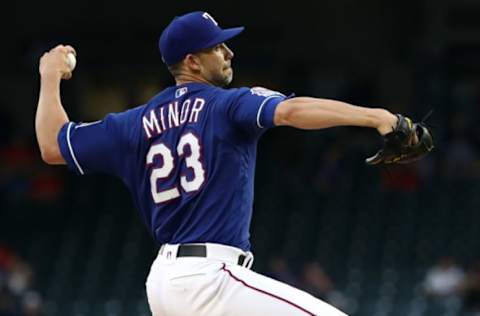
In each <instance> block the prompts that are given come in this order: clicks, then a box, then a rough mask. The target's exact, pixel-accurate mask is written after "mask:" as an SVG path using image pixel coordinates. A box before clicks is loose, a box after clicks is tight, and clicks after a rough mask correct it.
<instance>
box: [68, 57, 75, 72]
mask: <svg viewBox="0 0 480 316" xmlns="http://www.w3.org/2000/svg"><path fill="white" fill-rule="evenodd" d="M67 63H68V67H70V71H73V69H75V66H76V65H77V58H75V55H74V54H73V53H68V54H67Z"/></svg>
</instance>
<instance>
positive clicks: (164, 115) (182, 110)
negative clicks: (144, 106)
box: [142, 98, 205, 139]
mask: <svg viewBox="0 0 480 316" xmlns="http://www.w3.org/2000/svg"><path fill="white" fill-rule="evenodd" d="M204 105H205V99H203V98H195V99H194V100H193V101H192V99H186V100H184V101H183V103H182V104H179V102H178V101H174V102H171V103H169V104H167V105H163V106H161V107H159V108H155V109H153V110H151V111H150V112H149V113H147V114H145V115H144V116H143V118H142V123H143V130H144V131H145V134H146V135H147V138H149V139H150V138H151V137H153V136H156V135H159V134H161V133H163V132H165V131H167V130H169V129H171V128H173V127H178V126H180V125H183V124H186V123H196V122H197V121H198V114H199V113H200V112H201V111H202V110H203V106H204Z"/></svg>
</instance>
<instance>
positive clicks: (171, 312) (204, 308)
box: [36, 12, 433, 316]
mask: <svg viewBox="0 0 480 316" xmlns="http://www.w3.org/2000/svg"><path fill="white" fill-rule="evenodd" d="M242 31H243V27H236V28H229V29H222V28H220V26H219V24H218V23H217V22H216V21H215V19H214V18H213V17H212V16H211V15H209V14H208V13H206V12H193V13H189V14H185V15H182V16H179V17H176V18H175V19H174V20H173V21H171V23H170V24H169V25H168V26H167V27H166V28H165V30H164V31H163V33H162V34H161V36H160V40H159V48H160V53H161V56H162V60H163V62H164V63H165V65H166V66H167V67H168V69H169V71H170V72H171V74H172V76H173V77H174V78H175V81H176V85H175V86H172V87H169V88H166V89H165V90H163V91H161V92H160V93H158V94H157V95H156V96H154V97H153V98H152V99H151V100H150V101H148V102H147V103H146V104H144V105H141V106H139V107H137V108H133V109H130V110H128V111H125V112H122V113H115V114H109V115H107V116H106V117H105V118H104V119H103V120H100V121H97V122H93V123H75V122H71V121H70V120H69V118H68V116H67V113H66V112H65V110H64V108H63V106H62V103H61V99H60V82H61V80H62V79H70V78H71V77H72V68H70V67H69V63H68V58H67V55H68V54H69V53H74V54H75V50H74V48H73V47H71V46H63V45H59V46H57V47H55V48H53V49H52V50H51V51H49V52H47V53H45V54H44V56H43V57H42V58H41V60H40V67H39V71H40V75H41V86H40V97H39V101H38V108H37V113H36V134H37V139H38V143H39V146H40V150H41V154H42V158H43V160H44V161H45V162H46V163H48V164H66V165H67V166H68V167H69V169H71V170H72V171H73V172H75V173H77V174H79V175H84V174H89V173H95V172H102V173H107V174H111V175H113V176H116V177H118V178H120V179H121V180H122V181H123V182H124V183H125V185H126V186H127V187H128V189H129V190H130V192H131V195H132V199H133V201H134V203H135V206H136V208H137V209H138V210H139V212H140V215H141V218H142V220H143V222H144V223H145V225H146V227H147V229H148V231H149V233H150V234H151V236H152V238H153V239H154V240H155V241H156V242H157V243H158V244H159V245H161V246H160V250H159V253H158V256H157V258H156V260H155V261H154V262H153V265H152V267H151V270H150V273H149V276H148V278H147V281H146V291H147V297H148V302H149V305H150V308H151V311H152V313H153V315H154V316H187V315H188V316H191V315H197V316H212V315H222V316H245V315H252V316H265V315H276V316H282V315H285V316H294V315H298V316H300V315H301V316H305V315H322V316H341V315H344V314H343V313H342V312H341V311H339V310H338V309H336V308H334V307H332V306H330V305H328V304H327V303H325V302H323V301H321V300H319V299H317V298H315V297H313V296H311V295H309V294H307V293H305V292H303V291H300V290H298V289H296V288H294V287H291V286H289V285H286V284H283V283H281V282H278V281H276V280H273V279H271V278H268V277H266V276H263V275H261V274H258V273H255V272H254V271H252V270H251V266H252V262H253V255H252V253H251V252H250V242H249V237H250V236H249V226H250V220H251V217H252V206H253V192H254V174H255V159H256V146H257V142H258V140H259V138H260V137H261V135H262V134H263V133H265V131H266V130H268V129H269V128H273V127H275V126H292V127H296V128H300V129H322V128H328V127H334V126H347V125H349V126H363V127H369V128H374V129H376V130H377V131H378V132H379V133H380V135H383V136H384V139H385V146H384V147H383V148H382V149H381V150H380V151H379V152H378V153H377V154H376V155H375V156H374V157H372V158H370V159H368V160H367V163H369V164H377V163H392V162H409V161H413V160H416V159H418V158H420V157H422V156H423V155H425V154H426V153H427V152H428V151H430V150H431V148H432V147H433V146H432V143H431V137H429V136H430V135H429V132H428V130H427V129H426V128H425V127H424V126H423V125H421V124H418V123H412V121H411V120H410V119H408V118H406V117H404V116H401V115H394V114H391V113H390V112H388V111H387V110H384V109H378V108H377V109H374V108H365V107H359V106H354V105H350V104H346V103H343V102H339V101H333V100H326V99H318V98H310V97H292V96H290V97H287V96H285V95H283V94H282V93H279V92H276V91H271V90H268V89H265V88H260V87H253V88H249V87H243V88H235V89H226V88H225V87H226V86H228V85H229V84H230V82H231V81H232V77H233V69H232V64H231V62H232V59H233V57H234V54H233V52H232V50H231V49H230V48H229V47H228V46H227V45H226V44H225V42H226V41H228V40H229V39H231V38H233V37H234V36H236V35H238V34H239V33H241V32H242Z"/></svg>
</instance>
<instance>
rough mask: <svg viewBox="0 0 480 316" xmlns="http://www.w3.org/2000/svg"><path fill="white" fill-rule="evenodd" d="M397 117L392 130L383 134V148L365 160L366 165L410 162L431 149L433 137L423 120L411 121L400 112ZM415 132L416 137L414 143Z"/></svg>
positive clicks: (421, 156)
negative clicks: (418, 121)
mask: <svg viewBox="0 0 480 316" xmlns="http://www.w3.org/2000/svg"><path fill="white" fill-rule="evenodd" d="M397 118H398V121H397V125H396V126H395V128H394V129H393V131H391V132H390V133H388V134H386V135H384V136H383V140H384V146H383V148H382V149H380V150H379V151H378V152H377V153H376V154H375V155H374V156H372V157H370V158H367V159H366V160H365V162H366V163H367V164H368V165H377V164H381V163H384V164H392V163H398V164H406V163H411V162H414V161H416V160H419V159H421V158H423V157H424V156H425V155H427V154H428V153H429V152H430V151H432V149H433V147H434V146H433V137H432V135H431V134H430V131H429V130H428V128H427V127H426V126H425V124H424V123H423V121H422V122H420V123H413V122H412V120H411V119H409V118H408V117H405V116H402V115H400V114H397ZM415 134H416V136H417V139H418V142H416V143H414V139H415Z"/></svg>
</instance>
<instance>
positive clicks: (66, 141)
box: [58, 110, 138, 177]
mask: <svg viewBox="0 0 480 316" xmlns="http://www.w3.org/2000/svg"><path fill="white" fill-rule="evenodd" d="M135 112H136V111H133V110H130V111H126V112H122V113H116V114H109V115H107V116H106V117H105V118H104V119H103V120H101V121H97V122H92V123H74V122H68V123H66V124H65V125H64V126H63V127H62V129H61V130H60V132H59V134H58V144H59V146H60V151H61V153H62V156H63V158H64V159H65V161H66V162H67V165H68V167H69V169H70V170H72V171H74V172H75V173H77V174H80V175H84V174H88V173H96V172H99V173H107V174H111V175H115V176H118V177H123V174H124V173H125V171H126V170H125V169H126V167H128V159H129V156H130V155H129V152H130V150H129V149H130V148H132V146H134V144H133V142H134V141H135V139H138V138H137V137H136V136H135V133H136V130H135V129H134V128H131V127H132V126H134V124H133V122H134V119H135V116H136V115H135ZM129 127H130V128H129Z"/></svg>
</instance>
